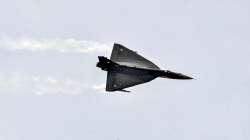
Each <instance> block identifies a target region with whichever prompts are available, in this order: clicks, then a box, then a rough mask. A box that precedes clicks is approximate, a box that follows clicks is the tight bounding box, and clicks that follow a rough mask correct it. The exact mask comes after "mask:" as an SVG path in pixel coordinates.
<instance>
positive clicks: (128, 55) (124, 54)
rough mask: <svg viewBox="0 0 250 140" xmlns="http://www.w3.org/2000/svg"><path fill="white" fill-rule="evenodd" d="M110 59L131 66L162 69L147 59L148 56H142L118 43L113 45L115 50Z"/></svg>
mask: <svg viewBox="0 0 250 140" xmlns="http://www.w3.org/2000/svg"><path fill="white" fill-rule="evenodd" d="M110 59H111V60H112V61H114V62H116V63H118V64H121V65H126V66H130V67H138V68H149V69H158V70H159V69H160V68H159V67H158V66H157V65H155V64H154V63H153V62H151V61H149V60H147V59H146V58H144V57H142V56H141V55H139V54H137V53H136V52H134V51H132V50H130V49H128V48H126V47H124V46H122V45H120V44H116V43H115V44H114V46H113V51H112V54H111V58H110Z"/></svg>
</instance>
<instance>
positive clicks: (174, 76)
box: [166, 71, 193, 80]
mask: <svg viewBox="0 0 250 140" xmlns="http://www.w3.org/2000/svg"><path fill="white" fill-rule="evenodd" d="M166 76H167V77H168V78H170V79H180V80H191V79H193V78H192V77H190V76H187V75H184V74H181V73H175V72H172V71H167V75H166Z"/></svg>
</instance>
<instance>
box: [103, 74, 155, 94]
mask: <svg viewBox="0 0 250 140" xmlns="http://www.w3.org/2000/svg"><path fill="white" fill-rule="evenodd" d="M155 78H156V77H155V76H152V75H144V76H140V75H135V74H133V75H132V74H126V73H116V72H112V71H109V72H108V74H107V82H106V91H117V90H118V91H119V90H122V89H124V88H128V87H132V86H135V85H139V84H143V83H146V82H149V81H151V80H153V79H155Z"/></svg>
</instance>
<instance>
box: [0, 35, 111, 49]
mask: <svg viewBox="0 0 250 140" xmlns="http://www.w3.org/2000/svg"><path fill="white" fill-rule="evenodd" d="M111 46H112V44H111V43H107V44H102V43H98V42H94V41H86V40H76V39H73V38H69V39H25V38H23V39H9V38H5V39H0V49H4V50H9V51H18V50H22V51H33V52H44V51H52V52H58V53H109V52H111V49H112V48H111Z"/></svg>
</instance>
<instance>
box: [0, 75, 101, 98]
mask: <svg viewBox="0 0 250 140" xmlns="http://www.w3.org/2000/svg"><path fill="white" fill-rule="evenodd" d="M102 87H103V85H101V86H98V85H93V86H92V85H89V84H85V82H81V81H78V80H75V79H72V78H58V77H53V76H48V75H25V74H20V73H11V74H5V75H3V74H1V75H0V93H6V92H7V93H22V94H23V93H32V94H35V95H51V94H64V95H79V94H83V93H85V92H87V91H97V92H104V88H103V90H102Z"/></svg>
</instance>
